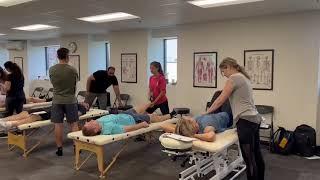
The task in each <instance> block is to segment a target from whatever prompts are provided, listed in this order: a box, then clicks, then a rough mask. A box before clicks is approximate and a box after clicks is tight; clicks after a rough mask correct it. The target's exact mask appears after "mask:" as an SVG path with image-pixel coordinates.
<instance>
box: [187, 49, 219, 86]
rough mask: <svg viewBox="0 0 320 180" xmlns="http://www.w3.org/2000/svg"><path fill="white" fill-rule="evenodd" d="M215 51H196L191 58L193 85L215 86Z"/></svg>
mask: <svg viewBox="0 0 320 180" xmlns="http://www.w3.org/2000/svg"><path fill="white" fill-rule="evenodd" d="M217 57H218V55H217V53H216V52H196V53H194V59H193V87H203V88H216V87H217Z"/></svg>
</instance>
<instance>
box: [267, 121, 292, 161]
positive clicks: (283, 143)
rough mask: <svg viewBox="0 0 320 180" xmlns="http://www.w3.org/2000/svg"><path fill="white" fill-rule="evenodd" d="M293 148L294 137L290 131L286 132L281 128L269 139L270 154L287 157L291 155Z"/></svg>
mask: <svg viewBox="0 0 320 180" xmlns="http://www.w3.org/2000/svg"><path fill="white" fill-rule="evenodd" d="M293 147H294V135H293V132H292V131H287V130H286V129H285V128H283V127H279V129H278V130H277V131H276V132H275V133H274V134H273V135H272V139H271V152H272V153H277V154H282V155H289V154H291V153H292V151H293Z"/></svg>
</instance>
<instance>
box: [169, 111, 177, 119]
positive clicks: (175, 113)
mask: <svg viewBox="0 0 320 180" xmlns="http://www.w3.org/2000/svg"><path fill="white" fill-rule="evenodd" d="M170 116H171V118H173V117H176V116H177V112H176V111H175V110H173V111H172V112H171V113H170Z"/></svg>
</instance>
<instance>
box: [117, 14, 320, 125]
mask: <svg viewBox="0 0 320 180" xmlns="http://www.w3.org/2000/svg"><path fill="white" fill-rule="evenodd" d="M319 18H320V14H319V13H306V14H293V15H283V16H274V17H259V18H250V19H242V20H234V21H227V22H217V23H207V24H196V25H188V26H187V25H186V26H181V27H180V28H179V29H178V30H177V35H178V63H179V64H178V84H177V85H176V86H172V85H169V86H168V90H167V91H168V92H167V94H168V97H169V101H170V106H171V108H172V107H176V106H186V107H190V108H191V109H192V113H193V114H199V113H201V112H203V111H204V109H205V104H206V102H207V101H208V100H210V99H211V96H212V94H213V92H214V91H215V89H205V88H193V83H192V79H193V74H192V69H193V67H192V65H193V52H196V51H217V52H218V62H220V61H221V60H222V58H224V57H227V56H231V57H233V58H236V59H237V60H238V61H239V63H240V64H243V51H244V50H246V49H275V64H274V90H273V91H255V92H254V96H255V101H256V104H265V105H272V106H274V107H275V110H276V112H275V124H276V125H280V126H284V127H286V128H288V129H291V130H293V129H294V128H295V127H296V126H298V125H300V124H308V125H310V126H312V127H314V128H316V127H317V114H318V107H317V105H318V71H319V68H318V66H319V38H318V37H320V33H319V32H320V23H319V22H318V19H319ZM157 34H161V33H159V32H158V33H157ZM163 36H166V35H165V33H163ZM147 37H148V33H147V32H121V33H116V34H113V35H111V39H112V41H111V64H112V65H115V66H116V67H117V69H118V71H117V75H118V78H119V81H120V72H119V70H120V53H121V52H138V64H139V66H138V69H139V75H138V84H121V90H122V92H126V93H129V94H131V95H132V96H133V102H132V103H133V104H138V103H140V102H144V100H146V92H147V87H148V85H147V83H145V82H147V80H148V79H147V76H146V75H145V74H146V71H148V65H147V64H146V62H147V59H146V58H145V57H146V53H147V44H148V43H147V41H148V40H147V39H146V38H147ZM224 82H225V79H224V78H222V77H221V75H220V74H218V89H221V88H223V85H224ZM318 124H319V123H318ZM318 127H319V125H318Z"/></svg>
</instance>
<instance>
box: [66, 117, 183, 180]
mask: <svg viewBox="0 0 320 180" xmlns="http://www.w3.org/2000/svg"><path fill="white" fill-rule="evenodd" d="M177 120H178V119H177V118H173V119H169V120H166V121H163V122H158V123H151V124H150V126H149V127H148V128H142V129H138V130H136V131H131V132H127V133H122V134H115V135H98V136H92V137H88V136H83V135H82V132H81V131H78V132H72V133H69V134H68V137H69V138H70V139H73V140H74V142H75V146H76V148H75V149H76V154H75V156H76V157H75V169H76V170H80V168H81V167H82V166H83V165H84V164H85V163H86V162H87V161H88V160H89V158H90V157H91V156H92V155H93V154H96V157H97V163H98V169H99V172H100V178H104V177H105V175H106V173H107V172H108V170H109V169H110V168H111V167H112V165H113V164H114V163H115V162H116V160H117V158H118V156H119V155H120V154H121V152H122V151H123V150H124V149H125V148H126V146H127V143H125V145H124V146H123V147H122V148H121V149H120V150H119V151H118V152H117V153H116V155H115V156H113V159H112V161H111V162H110V163H109V165H108V166H107V167H106V168H104V162H105V158H104V146H105V145H107V144H110V143H113V142H117V141H121V140H128V139H129V138H131V137H135V136H137V135H142V134H146V133H149V132H152V131H156V130H159V129H161V125H162V124H165V123H176V122H177ZM81 150H85V151H89V152H90V154H89V155H88V156H87V157H86V158H85V160H84V161H82V162H80V151H81Z"/></svg>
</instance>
